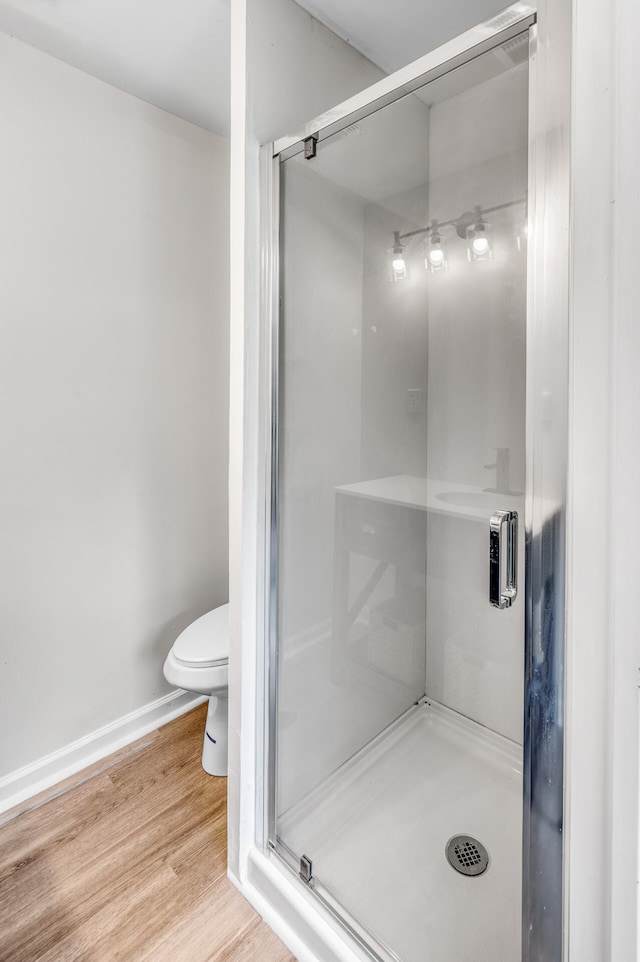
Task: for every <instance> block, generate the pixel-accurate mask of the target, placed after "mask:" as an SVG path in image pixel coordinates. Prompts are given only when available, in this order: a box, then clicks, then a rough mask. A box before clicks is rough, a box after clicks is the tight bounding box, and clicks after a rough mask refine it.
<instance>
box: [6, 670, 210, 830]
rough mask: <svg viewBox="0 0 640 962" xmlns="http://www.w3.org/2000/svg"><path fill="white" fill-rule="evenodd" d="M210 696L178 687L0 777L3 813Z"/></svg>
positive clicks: (189, 709) (164, 723)
mask: <svg viewBox="0 0 640 962" xmlns="http://www.w3.org/2000/svg"><path fill="white" fill-rule="evenodd" d="M206 700H207V698H206V695H194V694H193V692H188V691H182V689H176V690H175V691H172V692H169V694H168V695H164V696H163V697H162V698H158V699H157V701H152V702H150V703H149V704H148V705H143V706H142V708H138V709H137V710H136V711H133V712H131V713H130V714H129V715H124V716H123V717H122V718H117V719H116V720H115V721H114V722H111V723H110V724H109V725H105V726H104V727H103V728H98V729H97V731H94V732H90V733H89V734H88V735H85V736H84V737H83V738H78V739H77V741H74V742H71V743H70V744H69V745H65V746H64V747H63V748H59V749H58V750H57V751H55V752H52V753H51V754H50V755H45V756H44V757H43V758H38V759H36V761H35V762H31V764H29V765H25V766H24V767H23V768H18V769H16V770H15V771H13V772H10V773H9V774H8V775H5V776H4V777H3V778H0V813H2V812H6V811H7V810H8V809H10V808H13V807H14V806H16V805H20V804H21V803H22V802H24V801H26V799H29V798H32V797H33V796H34V795H39V794H40V792H44V791H46V790H47V789H48V788H51V787H52V786H54V785H57V784H58V782H62V781H64V780H65V779H66V778H69V777H70V776H71V775H75V774H76V773H77V772H80V771H82V769H83V768H87V767H88V766H89V765H93V764H95V763H96V762H99V761H100V760H101V759H103V758H106V757H107V756H108V755H111V754H113V752H117V751H119V750H120V749H121V748H124V747H125V746H126V745H129V744H131V742H135V741H136V740H137V739H138V738H142V737H143V736H144V735H148V734H149V732H152V731H154V729H156V728H159V727H160V726H161V725H166V724H167V722H170V721H172V720H173V719H174V718H178V717H179V716H180V715H184V714H185V712H188V711H191V709H192V708H196V707H197V706H198V705H200V704H202V703H203V702H205V701H206Z"/></svg>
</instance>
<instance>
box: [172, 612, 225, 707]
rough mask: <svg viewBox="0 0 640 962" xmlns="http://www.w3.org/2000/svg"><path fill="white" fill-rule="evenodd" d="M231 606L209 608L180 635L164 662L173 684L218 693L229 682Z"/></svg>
mask: <svg viewBox="0 0 640 962" xmlns="http://www.w3.org/2000/svg"><path fill="white" fill-rule="evenodd" d="M228 665H229V605H228V604H226V605H221V606H220V607H219V608H214V609H213V611H208V612H207V613H206V614H205V615H202V617H201V618H198V619H197V620H196V621H194V622H192V624H190V625H188V626H187V627H186V628H185V629H184V631H183V632H182V634H181V635H179V636H178V638H176V640H175V642H174V644H173V648H172V649H171V651H170V652H169V654H168V655H167V658H166V661H165V663H164V676H165V678H166V679H167V681H168V682H169V683H170V684H171V685H175V686H176V687H177V688H184V689H185V691H193V692H196V693H197V694H201V695H211V694H213V695H217V694H219V693H221V691H222V690H223V689H226V688H227V686H228V684H229V667H228Z"/></svg>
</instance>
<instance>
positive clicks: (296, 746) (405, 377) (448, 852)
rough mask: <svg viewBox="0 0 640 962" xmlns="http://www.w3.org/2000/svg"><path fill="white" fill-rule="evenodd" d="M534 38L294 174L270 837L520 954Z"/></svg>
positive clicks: (414, 945)
mask: <svg viewBox="0 0 640 962" xmlns="http://www.w3.org/2000/svg"><path fill="white" fill-rule="evenodd" d="M527 103H528V35H527V32H524V33H522V34H519V35H517V36H515V37H511V38H510V39H509V41H508V42H507V43H504V44H501V45H499V46H497V47H496V48H495V49H493V50H491V51H489V52H487V53H483V54H482V55H481V56H478V57H476V58H475V59H472V60H470V61H469V62H467V63H466V64H464V65H463V66H460V67H457V68H456V69H452V70H450V71H449V72H447V73H445V74H444V75H443V76H441V77H439V78H438V79H437V80H434V81H432V82H431V83H429V84H426V85H425V86H424V87H422V88H421V89H419V90H418V91H416V92H414V93H412V94H410V95H407V96H405V97H403V98H402V99H399V100H397V101H395V102H394V103H392V104H390V105H388V106H386V107H384V108H382V109H380V110H377V111H376V112H375V113H372V114H371V115H369V116H366V117H364V118H362V119H359V120H358V121H357V122H356V123H354V124H353V125H352V126H351V127H349V128H347V129H345V130H343V131H341V132H340V133H337V134H335V135H333V136H331V137H328V138H326V139H324V140H322V141H321V142H320V143H319V144H318V145H317V149H316V150H315V152H314V150H310V151H309V153H310V154H312V155H313V156H311V157H309V158H306V157H305V156H304V154H302V153H298V154H296V155H295V156H292V157H290V158H289V159H286V160H284V161H283V162H282V163H281V165H280V171H281V177H280V193H281V215H280V227H281V254H280V256H281V270H282V280H281V291H280V294H281V310H280V322H279V347H278V353H279V357H278V375H279V376H278V409H277V425H278V431H277V438H278V442H277V452H276V455H277V482H276V485H277V487H276V491H275V499H274V503H275V504H277V512H276V515H275V516H274V519H273V520H274V530H275V532H276V540H277V546H276V553H277V564H276V566H275V571H274V584H273V586H272V587H273V594H274V597H275V599H276V618H275V624H276V632H277V638H276V647H277V665H276V672H277V673H276V681H275V688H276V783H275V799H274V809H275V811H274V813H273V823H274V824H273V837H272V839H271V841H272V843H273V845H274V847H275V848H276V850H277V851H278V852H280V854H282V855H283V857H284V858H285V859H286V860H287V861H288V862H289V863H290V864H291V865H292V867H294V868H295V870H296V871H299V873H300V875H301V876H302V878H303V879H304V880H305V881H306V882H307V883H308V884H309V885H310V886H311V887H312V888H313V889H314V891H315V892H316V894H317V895H318V896H319V897H321V898H322V899H323V900H324V901H325V902H326V903H328V904H329V905H330V906H331V907H332V909H333V910H334V911H335V912H336V913H337V914H338V915H339V917H340V918H341V919H343V921H344V922H345V924H347V925H348V926H349V927H350V928H351V929H352V931H353V932H355V933H356V934H358V935H359V937H361V939H362V940H363V941H364V942H365V943H366V944H367V945H368V946H370V947H372V951H373V952H374V953H375V954H376V955H377V956H378V957H380V958H383V959H399V960H401V962H423V960H424V959H425V958H426V957H428V958H433V959H438V960H443V962H444V960H451V962H477V960H481V959H482V960H484V959H487V960H489V959H491V960H501V962H502V960H504V962H514V960H517V959H520V958H521V931H520V928H521V870H522V855H521V852H522V727H523V678H524V666H523V658H524V604H523V599H522V590H521V589H522V587H523V585H524V541H523V516H524V515H523V512H524V485H525V477H524V467H525V458H524V455H525V451H524V445H525V359H526V356H525V319H526V240H527V239H526V223H527V182H528V170H527V156H528V143H527Z"/></svg>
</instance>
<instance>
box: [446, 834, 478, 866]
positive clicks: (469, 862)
mask: <svg viewBox="0 0 640 962" xmlns="http://www.w3.org/2000/svg"><path fill="white" fill-rule="evenodd" d="M445 852H446V855H447V859H448V862H449V865H451V867H452V868H454V869H455V870H456V872H460V873H461V875H482V873H483V872H486V870H487V866H488V865H489V853H488V852H487V850H486V848H485V847H484V845H483V844H482V842H479V841H478V839H477V838H472V837H471V835H454V836H453V838H450V839H449V841H448V842H447V847H446V849H445Z"/></svg>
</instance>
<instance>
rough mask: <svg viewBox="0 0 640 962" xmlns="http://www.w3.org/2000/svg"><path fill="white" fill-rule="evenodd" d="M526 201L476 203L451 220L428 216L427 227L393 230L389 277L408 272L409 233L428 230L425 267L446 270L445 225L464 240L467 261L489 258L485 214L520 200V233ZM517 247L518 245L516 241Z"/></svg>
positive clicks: (488, 233)
mask: <svg viewBox="0 0 640 962" xmlns="http://www.w3.org/2000/svg"><path fill="white" fill-rule="evenodd" d="M526 203H527V202H526V198H522V199H520V200H512V201H509V203H507V204H497V205H496V206H495V207H487V208H485V209H484V210H483V208H482V207H481V206H480V205H479V204H478V205H477V206H476V207H474V209H473V210H472V211H465V212H464V214H461V215H460V216H459V217H456V218H455V219H453V220H446V221H437V220H432V221H431V223H430V225H429V226H428V227H418V228H417V229H416V230H410V231H405V232H404V233H402V232H401V231H398V230H394V232H393V247H391V248H390V249H389V253H390V254H391V255H392V260H391V276H392V279H393V280H394V281H399V280H403V279H404V278H405V277H408V276H409V270H408V267H407V260H406V257H405V249H406V247H405V244H403V241H405V240H407V238H409V237H417V236H418V235H420V234H428V237H427V238H426V240H425V255H424V266H425V269H426V270H427V271H428V272H429V273H431V274H434V273H436V272H438V271H444V270H447V269H448V262H447V252H446V247H445V243H444V240H443V234H442V231H443V229H444V228H447V227H453V228H454V229H455V232H456V234H457V235H458V237H460V238H461V239H462V240H464V241H466V243H467V259H468V260H469V262H470V263H471V262H473V261H490V260H493V249H492V244H491V236H490V232H489V230H488V228H489V226H490V225H489V222H488V221H487V220H486V215H487V214H492V213H494V212H495V211H498V210H506V208H508V207H515V206H516V205H517V204H523V205H524V206H525V227H524V233H525V234H526ZM518 240H519V239H518ZM518 249H520V244H519V243H518Z"/></svg>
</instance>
